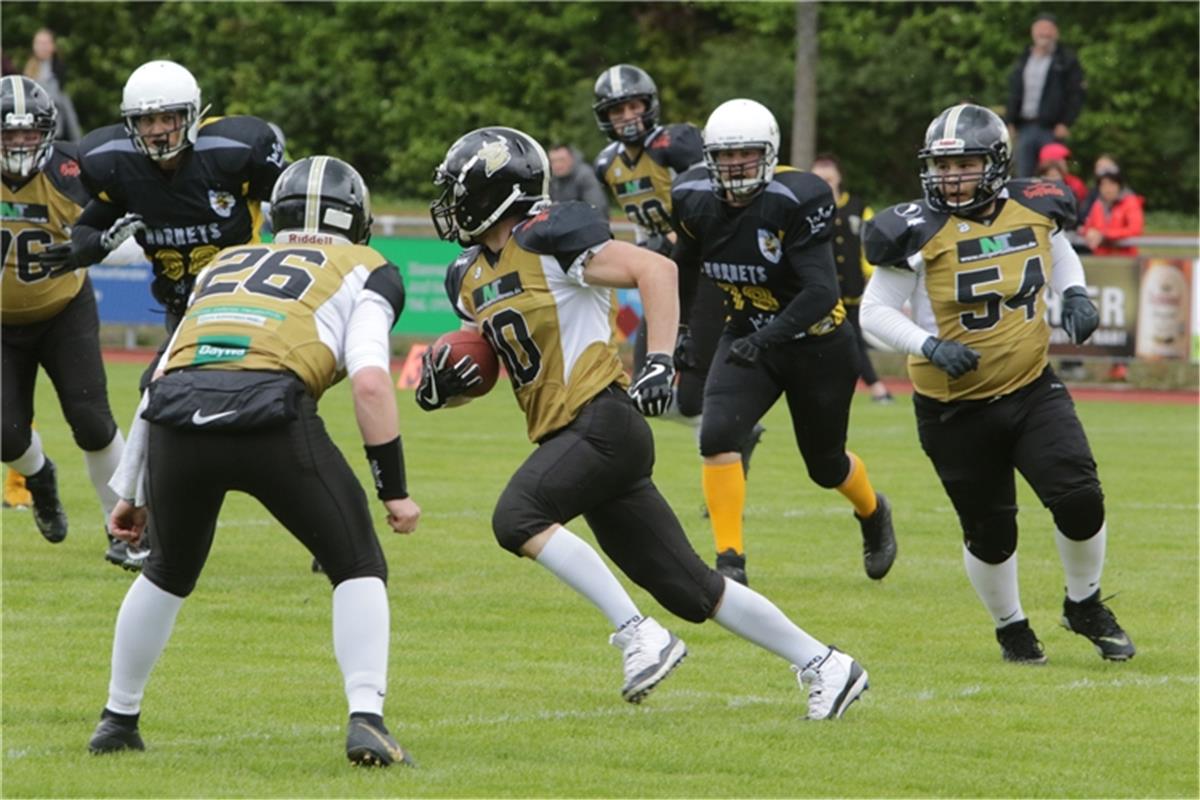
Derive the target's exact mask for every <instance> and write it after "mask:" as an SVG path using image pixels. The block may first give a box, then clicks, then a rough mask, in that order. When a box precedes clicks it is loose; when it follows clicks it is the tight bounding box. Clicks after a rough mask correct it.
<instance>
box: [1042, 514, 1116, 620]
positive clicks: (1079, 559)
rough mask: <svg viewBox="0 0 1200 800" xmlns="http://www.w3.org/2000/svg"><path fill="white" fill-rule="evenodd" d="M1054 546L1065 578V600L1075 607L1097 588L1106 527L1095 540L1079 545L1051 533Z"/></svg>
mask: <svg viewBox="0 0 1200 800" xmlns="http://www.w3.org/2000/svg"><path fill="white" fill-rule="evenodd" d="M1054 543H1055V544H1056V545H1058V557H1059V559H1060V560H1061V561H1062V565H1063V572H1064V573H1066V576H1067V598H1068V599H1069V600H1073V601H1074V602H1076V603H1078V602H1079V601H1080V600H1085V599H1087V598H1088V597H1091V596H1092V595H1093V594H1095V592H1096V590H1097V589H1099V588H1100V574H1101V573H1102V572H1104V550H1105V548H1106V546H1107V544H1108V523H1107V522H1105V523H1103V524H1102V525H1101V526H1100V530H1099V531H1097V532H1096V535H1095V536H1093V537H1092V538H1090V539H1087V540H1085V541H1082V542H1077V541H1075V540H1074V539H1068V538H1067V537H1066V536H1063V535H1062V531H1055V532H1054Z"/></svg>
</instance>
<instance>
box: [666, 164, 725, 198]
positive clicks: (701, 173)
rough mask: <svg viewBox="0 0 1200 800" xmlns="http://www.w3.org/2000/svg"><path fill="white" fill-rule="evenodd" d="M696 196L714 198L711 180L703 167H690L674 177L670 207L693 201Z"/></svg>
mask: <svg viewBox="0 0 1200 800" xmlns="http://www.w3.org/2000/svg"><path fill="white" fill-rule="evenodd" d="M697 194H700V195H708V196H709V197H716V195H715V194H713V189H712V180H711V179H710V178H709V177H708V169H707V168H706V167H703V166H698V167H692V168H691V169H689V170H687V171H686V172H683V173H681V174H679V175H676V176H675V180H674V181H672V182H671V204H672V206H675V205H677V204H679V203H686V202H688V201H689V200H695V199H696V195H697Z"/></svg>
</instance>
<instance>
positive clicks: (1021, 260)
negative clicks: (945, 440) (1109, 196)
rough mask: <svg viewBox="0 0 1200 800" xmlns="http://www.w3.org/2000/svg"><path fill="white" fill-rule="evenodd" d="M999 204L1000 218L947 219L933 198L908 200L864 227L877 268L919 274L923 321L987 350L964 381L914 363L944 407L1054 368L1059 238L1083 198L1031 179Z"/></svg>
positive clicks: (917, 382) (917, 317)
mask: <svg viewBox="0 0 1200 800" xmlns="http://www.w3.org/2000/svg"><path fill="white" fill-rule="evenodd" d="M996 202H997V205H998V210H997V211H996V213H995V215H994V216H993V217H992V218H991V219H990V221H979V220H975V219H970V218H967V217H958V216H954V215H950V214H942V213H939V212H936V211H934V210H933V209H931V208H930V207H929V206H928V205H927V204H926V203H925V202H924V201H923V200H922V201H917V202H912V203H902V204H900V205H897V206H892V207H891V208H889V209H887V210H886V211H884V212H882V213H880V214H877V215H876V216H875V217H874V218H873V219H872V220H871V221H869V222H867V223H866V226H865V229H864V234H863V246H864V247H865V249H866V257H867V260H868V261H870V262H871V263H872V264H875V265H877V266H885V267H891V268H895V269H906V270H911V271H913V272H916V273H917V275H918V276H919V278H920V280H919V281H918V284H917V289H916V293H915V295H914V297H913V300H912V303H913V318H914V321H915V322H916V324H917V325H919V326H920V327H921V328H923V329H925V330H927V331H929V333H930V334H932V335H934V336H937V337H938V338H939V339H948V340H951V341H955V342H961V343H962V344H964V345H966V346H968V347H970V348H971V349H973V350H975V351H976V352H978V353H979V356H980V358H979V368H978V369H977V370H974V371H973V372H968V373H967V374H965V375H963V376H962V377H961V378H951V377H950V376H949V375H947V374H946V373H945V372H943V371H942V370H940V369H938V368H937V367H935V366H934V365H933V364H931V363H930V362H929V361H928V360H927V359H925V358H923V357H921V356H909V359H908V372H909V376H910V377H911V378H912V382H913V386H914V387H915V388H916V390H917V391H918V392H920V393H921V394H923V395H926V396H927V397H932V398H935V399H937V400H941V401H943V402H947V401H952V400H979V399H985V398H992V397H997V396H1000V395H1004V394H1008V393H1010V392H1012V391H1014V390H1016V389H1019V388H1021V387H1022V386H1024V385H1026V384H1027V383H1029V382H1031V381H1033V380H1034V379H1036V378H1037V377H1038V376H1039V375H1041V374H1042V372H1043V370H1044V369H1045V368H1046V349H1047V344H1048V342H1049V339H1050V326H1049V324H1048V323H1047V322H1046V300H1045V294H1046V292H1045V289H1046V286H1047V284H1048V283H1049V282H1050V275H1051V269H1052V265H1053V260H1052V258H1051V255H1050V237H1051V236H1052V235H1053V234H1054V233H1055V232H1056V231H1058V230H1060V229H1063V228H1067V227H1069V226H1070V224H1071V221H1072V220H1073V219H1074V215H1075V201H1074V199H1073V197H1072V195H1071V192H1070V191H1069V190H1067V189H1065V188H1064V187H1063V186H1062V184H1060V183H1058V182H1055V181H1039V180H1029V179H1022V180H1011V181H1009V182H1008V183H1007V184H1006V185H1005V187H1004V189H1003V190H1002V191H1001V192H1000V195H999V197H998V198H997V201H996Z"/></svg>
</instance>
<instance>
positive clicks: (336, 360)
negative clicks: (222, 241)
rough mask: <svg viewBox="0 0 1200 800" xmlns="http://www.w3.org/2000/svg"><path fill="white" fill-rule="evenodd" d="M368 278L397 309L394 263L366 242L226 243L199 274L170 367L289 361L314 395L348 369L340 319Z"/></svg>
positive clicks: (265, 365) (270, 366) (268, 366)
mask: <svg viewBox="0 0 1200 800" xmlns="http://www.w3.org/2000/svg"><path fill="white" fill-rule="evenodd" d="M364 288H366V289H371V290H372V291H375V292H376V293H378V294H380V295H381V296H383V297H385V298H386V299H387V300H388V301H389V302H390V303H391V305H392V307H393V309H394V310H395V314H396V317H397V318H399V316H400V311H401V310H402V308H403V306H404V285H403V282H402V280H401V278H400V272H399V271H398V270H397V269H396V267H395V266H394V265H392V264H391V263H389V262H388V261H387V259H385V258H384V257H383V256H382V255H380V254H379V253H378V252H377V251H375V250H373V249H372V248H370V247H366V246H365V245H352V244H346V245H311V246H310V245H303V244H294V243H288V244H270V245H268V244H253V245H243V246H240V247H231V248H228V249H226V250H222V251H221V252H220V253H218V254H217V256H216V257H215V258H214V259H212V261H211V263H210V264H209V266H208V267H206V268H205V269H204V270H203V271H202V272H201V274H200V276H199V277H198V278H197V281H196V289H195V292H194V293H193V298H192V302H191V304H190V305H189V306H188V309H187V313H186V315H185V316H184V318H183V321H182V322H181V323H180V325H179V328H178V329H177V330H176V332H175V335H174V338H173V339H172V340H171V343H170V346H169V354H170V355H169V357H168V361H167V363H166V370H167V371H168V372H169V371H171V370H173V369H180V368H183V367H201V368H203V367H214V368H218V369H232V370H266V371H279V370H288V371H291V372H293V373H295V374H296V375H297V376H298V377H299V378H300V380H301V381H303V382H304V385H305V386H306V387H307V388H308V391H309V393H310V394H311V395H312V396H313V397H315V398H319V397H320V396H321V394H322V392H324V391H325V390H326V389H327V388H329V387H330V386H332V385H333V384H334V383H337V381H339V380H340V379H341V378H342V377H344V366H345V365H344V364H343V363H342V358H343V350H344V347H343V342H344V340H345V336H346V325H347V323H348V321H349V319H350V312H351V311H352V310H353V309H354V303H355V300H356V298H357V297H358V295H359V294H360V293H361V292H362V291H363V289H364Z"/></svg>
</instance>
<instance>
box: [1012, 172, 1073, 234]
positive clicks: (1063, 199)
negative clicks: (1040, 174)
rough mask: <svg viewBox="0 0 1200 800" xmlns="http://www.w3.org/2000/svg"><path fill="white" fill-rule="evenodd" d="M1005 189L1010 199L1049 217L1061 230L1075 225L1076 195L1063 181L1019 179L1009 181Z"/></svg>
mask: <svg viewBox="0 0 1200 800" xmlns="http://www.w3.org/2000/svg"><path fill="white" fill-rule="evenodd" d="M1005 188H1006V189H1007V190H1008V196H1009V198H1010V199H1012V200H1015V201H1016V202H1018V203H1020V204H1021V205H1023V206H1025V207H1026V208H1028V209H1030V210H1031V211H1036V212H1037V213H1038V214H1041V215H1043V216H1046V217H1049V218H1050V219H1052V220H1054V221H1055V222H1056V223H1057V224H1058V226H1059V227H1060V228H1064V229H1065V228H1070V227H1071V226H1072V225H1074V224H1075V213H1076V212H1075V194H1074V192H1072V191H1071V190H1070V189H1069V188H1067V185H1066V184H1065V183H1063V182H1061V181H1047V180H1041V179H1038V178H1018V179H1014V180H1011V181H1009V182H1008V183H1007V184H1006V185H1005Z"/></svg>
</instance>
